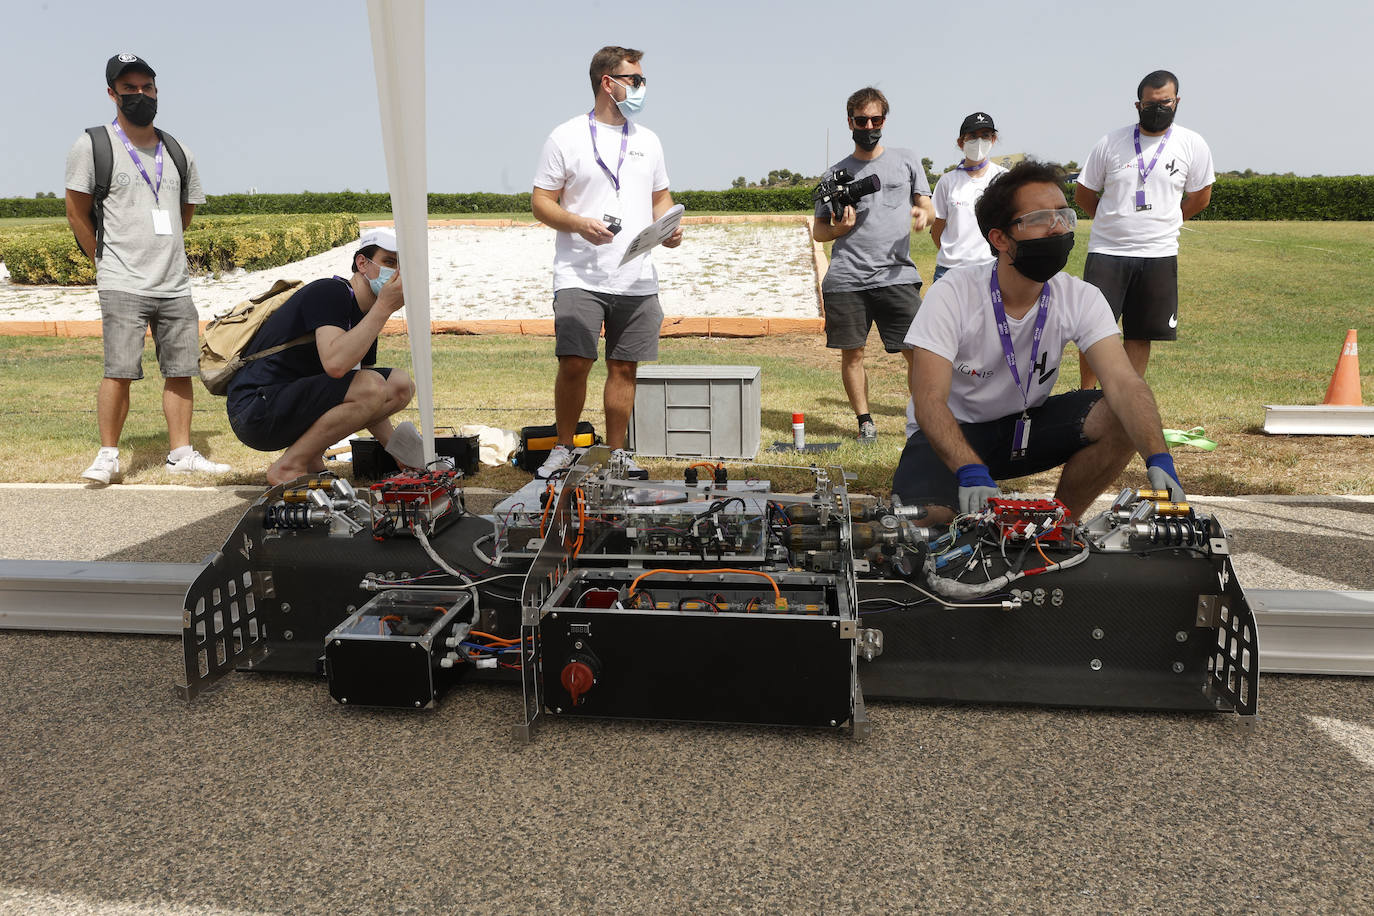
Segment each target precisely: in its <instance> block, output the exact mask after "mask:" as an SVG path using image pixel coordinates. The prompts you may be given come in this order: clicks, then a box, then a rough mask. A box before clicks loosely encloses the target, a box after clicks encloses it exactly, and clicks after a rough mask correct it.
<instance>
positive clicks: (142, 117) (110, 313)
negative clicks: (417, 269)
mask: <svg viewBox="0 0 1374 916" xmlns="http://www.w3.org/2000/svg"><path fill="white" fill-rule="evenodd" d="M156 75H157V74H156V73H155V72H154V71H153V68H152V67H150V66H148V62H147V61H145V60H143V59H142V58H140V57H138V56H137V55H135V54H127V53H126V54H116V55H115V56H114V57H111V58H110V59H109V61H108V62H107V63H106V64H105V84H106V90H105V91H106V94H107V95H108V96H109V97H110V100H111V101H113V102H114V104H115V117H114V119H113V120H112V121H111V122H110V123H109V124H108V125H105V128H104V131H105V134H104V136H100V135H99V134H97V136H96V138H95V139H94V140H93V139H92V137H91V136H90V135H89V134H87V133H82V134H81V136H80V137H78V138H77V140H76V143H74V144H73V145H72V148H71V151H70V152H68V153H67V174H66V187H67V222H68V223H70V224H71V227H72V231H73V232H74V233H75V234H76V240H77V242H78V243H79V244H80V245H81V248H82V250H83V251H85V252H86V255H87V256H88V257H90V258H92V259H93V260H94V261H95V285H96V294H97V295H98V296H99V298H100V317H101V336H102V337H103V339H104V345H105V370H104V378H103V379H101V382H100V389H99V392H98V393H97V395H96V414H97V418H98V422H99V426H100V446H101V447H100V450H99V451H98V452H97V453H96V457H95V460H94V461H93V462H92V463H91V466H90V467H88V468H87V469H86V470H85V471H83V472H82V474H81V476H82V477H83V478H85V479H86V480H90V481H94V482H95V483H98V484H107V483H109V482H110V480H111V478H112V477H114V476H116V475H118V473H119V437H120V434H121V433H122V432H123V431H124V420H125V418H126V417H127V416H128V415H129V386H130V383H131V382H133V380H134V379H140V378H143V338H144V336H145V334H146V333H147V331H148V329H149V328H150V327H151V328H152V331H153V342H154V344H155V345H156V347H157V357H158V363H159V367H160V368H161V370H162V378H163V383H162V413H163V415H164V416H165V417H166V420H167V439H168V447H169V451H168V453H167V461H166V469H167V470H168V471H169V472H171V473H174V474H187V473H193V472H197V471H202V472H210V473H223V472H224V471H227V470H229V466H228V465H227V464H217V463H216V462H213V461H210V460H208V459H207V458H206V457H205V456H204V455H202V454H201V453H200V452H198V451H196V450H195V449H194V448H193V447H192V446H191V405H192V397H193V394H192V390H191V380H192V378H193V377H194V376H195V375H196V374H197V366H198V363H199V359H200V344H199V325H198V323H197V316H196V309H195V306H194V305H193V304H192V302H191V277H190V272H189V271H188V269H187V266H186V246H185V243H184V242H183V240H182V233H183V231H184V230H185V228H186V227H187V226H188V225H190V223H191V216H192V214H194V213H195V210H196V205H197V204H203V203H205V194H204V192H203V191H202V190H201V186H200V174H199V173H198V172H197V171H196V161H195V158H194V157H193V156H192V155H191V151H190V150H188V149H186V148H185V147H184V146H183V147H181V150H182V151H183V152H184V154H185V159H186V174H185V176H184V180H185V187H183V186H182V184H183V176H182V174H181V169H180V167H179V166H178V164H177V163H176V161H175V160H174V158H173V156H172V155H171V154H170V153H168V152H167V147H168V146H169V145H170V144H171V143H172V142H174V141H172V140H169V141H168V142H167V143H164V142H163V135H162V133H161V132H160V131H158V129H157V128H155V127H153V119H154V118H155V117H156V116H157V83H156V82H155V81H154V80H155V77H156ZM107 140H108V142H109V144H110V152H111V154H112V158H113V167H112V169H111V170H110V174H109V176H97V175H96V169H95V154H94V147H93V145H92V144H93V143H96V142H99V143H102V144H103V143H104V142H105V141H107ZM102 179H103V180H105V181H108V182H109V196H107V197H106V198H105V200H104V202H103V205H102V207H101V213H102V220H101V222H102V228H101V231H100V232H99V236H100V238H99V243H97V227H96V224H95V220H94V219H93V216H92V212H91V204H92V202H93V200H94V191H95V189H96V186H97V184H98V183H99V182H100V181H101V180H102ZM97 255H98V256H97Z"/></svg>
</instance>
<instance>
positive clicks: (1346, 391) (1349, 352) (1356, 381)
mask: <svg viewBox="0 0 1374 916" xmlns="http://www.w3.org/2000/svg"><path fill="white" fill-rule="evenodd" d="M1322 403H1323V404H1335V405H1340V406H1343V407H1360V406H1362V405H1363V404H1364V401H1363V400H1361V398H1360V345H1359V343H1358V342H1357V341H1356V339H1355V329H1354V328H1351V329H1350V330H1349V331H1346V333H1345V346H1343V347H1341V358H1340V359H1338V360H1336V371H1335V372H1333V373H1331V385H1330V386H1329V387H1328V388H1327V389H1326V400H1324V401H1322Z"/></svg>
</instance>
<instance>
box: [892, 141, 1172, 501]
mask: <svg viewBox="0 0 1374 916" xmlns="http://www.w3.org/2000/svg"><path fill="white" fill-rule="evenodd" d="M975 213H976V214H977V217H978V228H979V229H980V230H981V231H982V233H983V237H984V238H986V239H987V243H988V245H989V246H990V248H991V250H992V252H994V253H995V255H996V260H995V261H993V262H992V263H991V264H988V265H986V266H982V267H968V268H964V269H962V270H956V271H951V272H950V273H949V274H947V275H945V277H944V278H943V279H942V280H941V281H940V282H939V283H936V284H934V285H932V286H931V289H930V295H928V296H927V297H926V302H925V305H924V306H923V307H922V308H921V312H920V314H919V315H918V316H917V317H916V320H915V321H914V322H912V324H911V330H910V332H909V333H908V334H907V336H906V342H907V343H908V345H910V346H913V347H915V348H916V349H915V356H914V360H913V366H912V371H911V376H910V388H911V402H910V404H909V405H908V407H907V431H908V434H909V438H908V439H907V444H906V448H905V449H903V451H902V457H901V460H900V461H899V462H898V464H897V470H896V472H895V473H894V474H893V476H892V492H893V494H895V495H896V496H900V497H901V499H902V501H903V502H905V503H906V504H907V505H911V506H922V507H925V508H926V516H925V517H926V518H928V519H929V523H930V524H933V525H941V524H945V523H947V522H949V521H950V520H951V519H952V518H953V517H954V516H955V515H956V514H958V515H964V514H968V513H971V512H979V511H981V510H982V509H983V508H984V506H986V504H987V500H988V498H989V497H994V496H997V495H998V494H999V492H1000V491H999V489H998V486H997V481H998V480H1005V479H1008V478H1016V477H1025V476H1027V475H1030V474H1035V473H1039V472H1040V471H1045V470H1049V469H1050V468H1054V467H1059V466H1060V465H1063V470H1062V471H1061V473H1060V477H1059V486H1058V487H1057V488H1056V490H1055V496H1056V497H1057V498H1058V499H1060V500H1061V501H1062V502H1063V503H1064V505H1065V506H1067V507H1068V509H1069V511H1070V512H1072V513H1073V514H1074V516H1076V517H1080V518H1081V517H1082V515H1083V513H1085V512H1086V511H1087V509H1088V507H1089V506H1091V505H1092V501H1093V499H1094V498H1096V497H1097V496H1098V495H1099V494H1101V493H1102V491H1103V489H1104V488H1105V487H1107V486H1108V485H1110V484H1111V483H1112V481H1113V480H1115V479H1116V477H1117V475H1118V474H1120V473H1121V471H1122V469H1123V468H1125V466H1126V462H1127V461H1129V460H1130V457H1131V452H1132V451H1135V452H1138V453H1139V454H1140V455H1141V456H1142V457H1143V458H1144V459H1145V466H1146V468H1147V473H1148V476H1149V480H1150V484H1151V486H1152V487H1154V488H1155V489H1159V490H1167V491H1168V492H1169V497H1170V499H1172V500H1176V501H1182V500H1183V499H1184V493H1183V487H1182V486H1181V485H1180V484H1179V481H1178V474H1177V472H1176V471H1175V470H1174V462H1173V458H1172V457H1171V456H1170V455H1169V450H1168V446H1166V445H1165V444H1164V436H1163V433H1162V432H1161V430H1160V426H1161V423H1160V419H1159V409H1158V408H1157V407H1156V406H1155V400H1154V395H1153V394H1152V393H1151V391H1150V388H1149V386H1148V385H1146V384H1145V380H1144V379H1143V378H1141V377H1140V375H1139V373H1137V372H1136V371H1135V369H1134V368H1132V366H1131V362H1130V360H1129V359H1128V358H1127V356H1126V351H1125V350H1124V349H1123V348H1122V346H1121V341H1120V339H1119V338H1118V337H1117V333H1116V324H1115V322H1114V321H1113V319H1112V312H1111V309H1110V307H1108V305H1107V301H1106V300H1105V299H1104V298H1103V297H1102V293H1101V292H1100V291H1099V290H1098V289H1097V288H1096V287H1095V286H1092V285H1091V284H1089V283H1086V282H1084V281H1082V280H1080V279H1078V278H1077V277H1073V276H1070V275H1069V274H1066V273H1064V272H1063V271H1064V265H1065V264H1066V263H1067V262H1068V258H1069V252H1070V251H1071V250H1072V249H1073V230H1074V228H1075V226H1076V225H1077V214H1076V213H1075V211H1074V210H1073V208H1072V207H1070V206H1069V205H1068V202H1067V201H1066V199H1065V197H1064V185H1063V172H1062V171H1061V170H1060V169H1059V168H1058V166H1053V165H1049V164H1047V163H1042V162H1035V161H1033V160H1028V161H1026V162H1021V163H1018V164H1017V165H1016V166H1015V167H1014V168H1012V169H1011V171H1009V172H1007V173H1006V174H1004V175H999V176H998V177H996V178H994V179H993V180H992V182H991V183H990V184H989V185H988V187H987V189H986V190H985V191H984V192H983V196H982V197H981V198H979V200H978V203H977V205H976V207H975ZM1070 341H1072V342H1073V343H1074V344H1075V345H1076V346H1077V347H1078V349H1079V352H1080V353H1082V356H1083V359H1084V360H1086V361H1087V363H1088V365H1089V366H1091V367H1092V368H1093V370H1094V371H1095V372H1096V373H1097V374H1098V376H1099V377H1100V378H1101V379H1102V390H1101V391H1097V390H1095V389H1094V390H1087V391H1085V390H1081V389H1080V390H1075V391H1066V392H1063V393H1061V394H1056V395H1051V394H1050V392H1051V391H1052V390H1053V389H1054V383H1055V379H1056V378H1057V377H1058V375H1059V366H1060V364H1061V362H1062V361H1063V356H1064V347H1065V346H1066V345H1067V344H1068V343H1069V342H1070Z"/></svg>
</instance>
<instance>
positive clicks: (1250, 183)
mask: <svg viewBox="0 0 1374 916" xmlns="http://www.w3.org/2000/svg"><path fill="white" fill-rule="evenodd" d="M1197 218H1198V219H1233V220H1255V219H1266V220H1267V219H1298V220H1328V219H1330V220H1370V219H1374V175H1338V176H1335V177H1331V178H1279V177H1272V178H1270V177H1262V178H1218V179H1217V183H1216V185H1214V186H1213V188H1212V202H1211V203H1210V204H1208V206H1207V209H1206V210H1203V211H1202V212H1201V213H1199V214H1198V216H1197Z"/></svg>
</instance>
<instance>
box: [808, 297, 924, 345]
mask: <svg viewBox="0 0 1374 916" xmlns="http://www.w3.org/2000/svg"><path fill="white" fill-rule="evenodd" d="M824 299H825V345H826V346H827V347H829V348H830V349H832V350H857V349H859V348H860V347H862V346H864V344H865V343H867V342H868V332H869V331H870V330H871V329H872V327H873V325H874V324H877V325H878V335H879V336H880V337H881V338H882V340H883V349H885V350H887V352H889V353H898V352H900V351H902V350H910V349H911V347H910V346H908V345H907V344H906V332H907V331H908V330H910V329H911V322H912V320H914V319H915V318H916V310H917V309H919V308H920V307H921V284H919V283H899V284H897V285H895V286H875V287H873V288H872V289H859V290H850V291H843V290H837V291H835V292H830V293H825V294H824Z"/></svg>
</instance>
